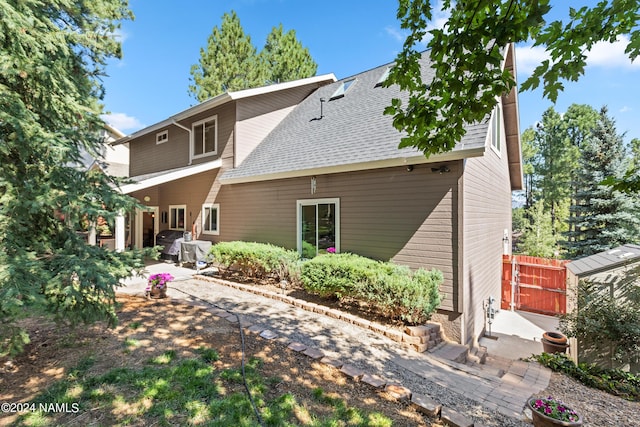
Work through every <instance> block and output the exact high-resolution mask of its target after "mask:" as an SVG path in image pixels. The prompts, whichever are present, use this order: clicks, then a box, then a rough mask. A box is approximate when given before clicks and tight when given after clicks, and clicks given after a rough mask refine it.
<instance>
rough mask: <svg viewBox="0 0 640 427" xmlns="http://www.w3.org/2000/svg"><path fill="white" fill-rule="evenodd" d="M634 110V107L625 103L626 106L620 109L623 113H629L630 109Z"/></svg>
mask: <svg viewBox="0 0 640 427" xmlns="http://www.w3.org/2000/svg"><path fill="white" fill-rule="evenodd" d="M632 110H633V108H631V107H629V106H628V105H625V106H624V107H622V108H621V109H620V112H621V113H628V112H629V111H632Z"/></svg>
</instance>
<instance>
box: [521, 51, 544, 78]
mask: <svg viewBox="0 0 640 427" xmlns="http://www.w3.org/2000/svg"><path fill="white" fill-rule="evenodd" d="M549 58H550V57H549V54H548V53H547V51H546V50H545V49H544V48H543V47H540V46H533V45H532V44H531V45H525V46H516V67H517V70H518V73H522V74H524V75H525V76H529V75H531V73H533V70H534V69H535V68H536V67H537V66H538V65H540V64H541V63H542V61H544V60H545V59H549Z"/></svg>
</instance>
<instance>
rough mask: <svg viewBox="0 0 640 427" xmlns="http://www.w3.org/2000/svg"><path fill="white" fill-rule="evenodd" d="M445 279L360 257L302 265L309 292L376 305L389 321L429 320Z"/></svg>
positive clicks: (433, 272) (331, 258)
mask: <svg viewBox="0 0 640 427" xmlns="http://www.w3.org/2000/svg"><path fill="white" fill-rule="evenodd" d="M443 280H444V278H443V276H442V273H441V272H440V271H438V270H435V269H434V270H431V271H427V270H423V269H419V270H417V271H415V272H412V271H411V270H410V269H409V268H408V267H404V266H399V265H395V264H392V263H389V262H380V261H374V260H371V259H368V258H364V257H361V256H358V255H354V254H349V253H343V254H326V255H320V256H317V257H315V258H313V259H311V260H309V261H306V262H305V263H304V264H302V267H301V271H300V281H301V283H302V284H303V286H304V287H305V289H306V290H308V291H309V292H312V293H315V294H318V295H321V296H325V297H328V296H334V297H337V298H338V299H344V298H353V299H356V300H359V301H364V302H367V303H369V304H371V305H373V306H374V307H375V308H377V310H378V311H379V312H380V313H381V314H383V315H385V316H387V317H390V318H397V319H402V320H404V321H406V322H408V323H422V322H425V321H426V320H428V319H429V318H430V316H431V314H432V313H433V312H434V311H435V309H436V308H437V306H438V305H439V304H440V301H441V297H440V294H439V292H438V289H439V287H440V285H441V284H442V282H443Z"/></svg>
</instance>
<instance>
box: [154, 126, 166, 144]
mask: <svg viewBox="0 0 640 427" xmlns="http://www.w3.org/2000/svg"><path fill="white" fill-rule="evenodd" d="M168 140H169V129H166V130H163V131H162V132H158V133H156V144H162V143H163V142H167V141H168Z"/></svg>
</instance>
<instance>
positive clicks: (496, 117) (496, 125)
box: [491, 105, 502, 153]
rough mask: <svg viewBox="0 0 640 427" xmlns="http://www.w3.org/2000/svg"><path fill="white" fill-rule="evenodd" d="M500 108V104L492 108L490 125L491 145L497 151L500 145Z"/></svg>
mask: <svg viewBox="0 0 640 427" xmlns="http://www.w3.org/2000/svg"><path fill="white" fill-rule="evenodd" d="M501 113H502V110H501V109H500V105H497V106H496V109H495V110H493V126H492V127H491V146H492V147H493V148H494V149H495V150H496V151H497V152H498V153H499V152H500V149H501V145H502V114H501Z"/></svg>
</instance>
